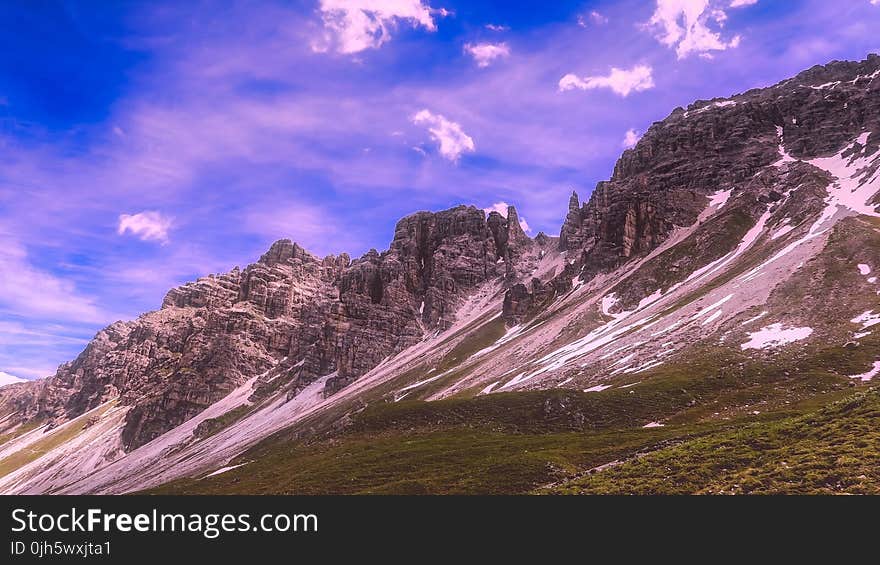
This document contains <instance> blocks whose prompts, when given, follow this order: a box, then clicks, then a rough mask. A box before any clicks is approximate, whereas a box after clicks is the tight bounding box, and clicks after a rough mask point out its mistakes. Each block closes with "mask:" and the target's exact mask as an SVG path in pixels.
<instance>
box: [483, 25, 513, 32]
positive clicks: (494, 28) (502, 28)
mask: <svg viewBox="0 0 880 565" xmlns="http://www.w3.org/2000/svg"><path fill="white" fill-rule="evenodd" d="M486 29H488V30H489V31H507V30H509V29H510V27H508V26H504V25H496V24H486Z"/></svg>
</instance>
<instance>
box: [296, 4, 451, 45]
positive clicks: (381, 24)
mask: <svg viewBox="0 0 880 565" xmlns="http://www.w3.org/2000/svg"><path fill="white" fill-rule="evenodd" d="M320 10H321V17H322V19H323V21H324V27H325V28H326V29H327V31H328V36H326V37H325V43H324V44H316V45H313V46H312V49H313V50H315V51H319V52H322V51H327V50H328V49H329V47H328V44H329V43H333V40H334V39H335V45H336V50H337V51H339V52H340V53H358V52H360V51H364V50H366V49H376V48H378V47H380V46H381V45H382V44H383V43H385V42H387V41H388V40H389V39H391V31H392V30H394V29H395V28H396V26H397V25H398V23H399V22H401V21H403V22H407V23H409V24H410V25H412V26H413V27H415V28H418V27H423V28H425V29H427V30H428V31H435V30H436V29H437V24H436V23H435V22H434V17H433V16H434V14H437V15H439V16H441V17H443V16H446V15H449V12H448V11H446V10H444V9H442V8H441V9H439V10H435V9H433V8H431V7H430V6H429V5H427V4H424V3H423V2H422V0H321V7H320Z"/></svg>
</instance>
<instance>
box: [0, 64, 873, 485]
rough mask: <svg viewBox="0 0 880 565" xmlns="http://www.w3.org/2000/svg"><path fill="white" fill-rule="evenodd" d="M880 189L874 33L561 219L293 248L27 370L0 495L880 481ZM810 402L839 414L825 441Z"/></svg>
mask: <svg viewBox="0 0 880 565" xmlns="http://www.w3.org/2000/svg"><path fill="white" fill-rule="evenodd" d="M878 191H880V57H877V56H875V55H872V56H869V57H868V58H867V59H866V60H864V61H860V62H832V63H830V64H828V65H825V66H817V67H814V68H811V69H809V70H807V71H804V72H802V73H800V74H799V75H797V76H796V77H794V78H792V79H789V80H786V81H783V82H781V83H779V84H777V85H774V86H771V87H769V88H764V89H756V90H750V91H748V92H745V93H741V94H737V95H735V96H732V97H730V98H724V99H721V98H719V99H714V100H708V101H697V102H695V103H694V104H691V105H690V106H689V107H688V108H676V109H675V110H674V111H673V112H672V113H671V114H670V115H669V116H668V117H667V118H666V119H664V120H663V121H661V122H657V123H655V124H653V125H652V126H651V127H650V128H649V130H648V131H647V132H646V133H645V135H644V136H643V137H642V139H641V140H640V141H639V143H638V144H637V145H636V146H635V147H634V148H632V149H629V150H626V151H625V152H624V153H623V155H622V156H621V157H620V159H619V160H618V162H617V164H616V165H615V167H614V171H613V174H612V176H611V178H610V179H609V180H607V181H604V182H600V183H598V185H597V186H596V188H595V190H594V191H593V192H592V193H591V195H590V197H589V199H588V200H587V201H586V202H584V203H581V201H580V198H579V197H578V195H577V194H572V195H571V198H570V200H569V203H568V212H567V215H566V218H565V222H564V224H563V226H562V228H561V230H560V235H559V237H558V238H557V237H550V236H547V235H545V234H539V235H538V236H536V237H535V238H534V239H532V238H529V237H527V236H526V234H525V233H523V231H522V229H521V228H520V225H519V221H518V217H517V212H516V209H515V208H513V207H510V208H509V209H508V213H507V216H506V217H505V216H503V215H501V214H498V213H497V212H492V213H490V214H489V215H488V217H487V216H486V215H485V213H484V212H483V211H481V210H478V209H476V208H474V207H466V206H459V207H456V208H453V209H450V210H446V211H442V212H437V213H431V212H418V213H416V214H413V215H411V216H407V217H406V218H403V219H402V220H400V222H398V224H397V227H396V229H395V233H394V236H393V239H392V241H391V244H390V246H389V248H388V250H386V251H383V252H381V253H380V252H378V251H376V250H371V251H370V252H369V253H367V254H365V255H364V256H363V257H360V258H358V259H354V260H352V259H350V258H349V257H348V256H347V255H341V256H339V257H335V256H332V255H331V256H328V257H324V258H319V257H316V256H314V255H312V254H310V253H309V252H308V251H306V250H304V249H303V248H301V247H300V246H299V245H297V244H296V243H293V242H291V241H289V240H281V241H278V242H276V243H275V244H273V245H272V247H271V248H270V249H269V250H268V251H267V252H266V253H265V254H264V255H263V256H262V257H261V258H260V259H259V261H257V262H256V263H254V264H252V265H249V266H247V267H246V268H244V269H238V268H236V269H234V270H232V271H231V272H229V273H224V274H220V275H212V276H209V277H205V278H202V279H199V280H198V281H196V282H193V283H189V284H186V285H183V286H181V287H179V288H176V289H173V290H171V291H169V293H168V294H167V296H166V297H165V300H164V302H163V305H162V308H161V309H160V310H158V311H155V312H150V313H147V314H144V315H143V316H141V317H139V318H138V319H137V320H134V321H130V322H117V323H115V324H112V325H111V326H109V327H107V328H105V329H104V330H102V331H101V332H99V333H98V335H97V336H96V337H95V339H94V340H93V341H92V342H91V343H90V344H89V345H88V346H87V347H86V349H85V350H84V351H83V353H82V354H80V356H79V357H77V359H75V360H73V361H72V362H70V363H67V364H65V365H62V366H61V367H60V368H59V369H58V372H57V373H56V374H55V375H54V376H52V377H50V378H48V379H44V380H41V381H38V382H32V383H25V384H20V385H17V386H14V387H5V388H3V389H0V434H2V435H0V437H2V439H0V442H2V443H0V490H2V491H3V492H22V493H35V492H59V493H80V492H89V493H121V492H130V491H135V490H141V489H158V490H159V491H162V492H309V493H315V492H527V491H532V490H537V491H538V492H546V491H553V492H611V491H615V492H627V491H632V492H661V491H667V490H671V491H675V490H676V489H675V488H674V487H675V486H676V485H678V486H680V488H679V489H678V490H679V491H684V492H752V491H762V489H763V491H773V492H775V491H780V492H786V491H796V490H797V489H798V488H800V487H797V485H795V484H794V483H795V482H796V481H793V480H790V479H787V482H786V481H782V480H779V478H778V477H779V475H780V473H782V474H786V473H791V472H792V471H791V470H787V468H786V467H785V466H786V465H791V466H792V468H795V467H796V466H797V465H798V464H802V465H803V467H802V470H804V472H807V471H809V472H811V473H814V474H815V475H816V477H819V478H816V477H812V475H811V477H812V478H811V481H812V483H810V484H811V485H812V486H811V487H810V489H811V490H810V491H811V492H812V491H822V492H825V491H858V492H865V491H868V492H876V491H877V490H878V486H877V485H880V481H878V480H875V479H880V477H878V476H876V474H877V471H876V469H877V466H876V465H875V466H874V467H873V470H871V469H870V468H866V466H865V465H864V464H863V463H862V462H860V460H859V454H860V453H861V455H862V456H863V457H868V458H870V457H872V456H875V455H876V454H874V455H871V453H869V451H870V448H869V447H862V448H859V447H858V446H859V445H860V442H862V443H864V442H866V441H867V443H868V444H870V441H869V440H868V439H867V438H869V437H871V434H873V433H874V432H873V431H872V430H873V428H872V427H871V426H870V425H866V423H870V422H871V414H876V412H872V408H871V407H872V406H874V405H875V404H876V402H877V400H876V392H875V391H874V390H873V389H869V387H870V385H871V382H872V379H873V378H874V376H875V375H877V374H878V373H880V340H878V337H877V336H876V335H874V333H873V326H874V325H876V324H878V323H880V299H878V295H880V286H878V278H877V276H876V273H875V271H876V270H877V269H880V217H878V216H880V214H878V213H877V212H876V210H875V206H876V205H877V204H878V203H880V201H878V199H877V192H878ZM561 204H562V205H563V206H564V203H561ZM563 209H564V208H563ZM862 388H865V389H866V391H861V389H862ZM847 403H850V404H852V405H853V406H857V407H858V409H857V410H853V411H849V410H847V408H846V407H847V406H849V405H850V404H847ZM874 417H876V416H874ZM809 422H819V423H821V424H822V425H823V426H826V427H827V433H828V434H836V435H834V441H829V440H828V437H827V434H826V436H822V437H819V436H817V437H815V438H813V439H812V440H810V441H807V440H804V442H802V443H799V444H797V445H801V446H805V447H804V449H813V450H814V452H812V453H808V455H807V456H805V455H804V453H803V452H802V451H801V452H797V453H795V452H793V451H792V450H793V448H792V447H791V446H792V445H795V443H794V442H793V441H792V442H789V441H788V440H789V439H791V438H794V437H795V436H798V434H801V435H803V434H804V433H806V432H807V431H808V430H807V429H806V428H807V427H808V426H807V424H806V423H809ZM847 422H848V424H845V423H847ZM817 425H818V424H817ZM875 427H876V426H875ZM856 431H858V432H859V433H861V434H862V437H861V438H859V437H851V436H853V434H855V433H856ZM798 437H800V436H798ZM738 442H739V443H738ZM755 442H764V443H765V444H766V445H768V446H773V449H774V451H773V454H774V455H775V458H774V457H773V456H770V455H766V456H763V455H761V454H760V453H757V454H756V453H753V452H749V453H743V454H742V457H727V458H725V456H724V455H723V452H724V451H725V449H727V448H728V447H729V446H731V445H734V447H738V448H742V449H746V448H747V447H748V446H754V445H755ZM708 446H713V447H711V448H710V447H708ZM768 449H770V447H768ZM786 449H788V450H789V451H791V452H790V453H787V454H786V452H785V450H786ZM860 449H861V451H860ZM835 450H839V452H838V451H835ZM713 457H717V458H718V460H717V461H716V462H713V460H712V458H713ZM830 457H833V458H834V461H835V463H834V464H833V465H825V466H816V465H812V466H811V464H812V463H815V460H816V459H817V458H818V459H823V458H825V459H827V458H830ZM676 461H681V462H682V465H685V464H687V465H689V467H688V468H674V467H675V465H673V464H672V463H671V462H676ZM722 461H723V466H724V469H726V471H725V473H718V474H717V476H716V477H714V478H712V477H710V476H709V475H711V474H712V473H710V472H707V471H706V469H712V468H715V467H717V468H718V469H720V468H721V467H718V466H717V465H720V464H721V462H722ZM685 462H687V463H685ZM811 462H812V463H811ZM716 463H717V465H716ZM748 469H752V470H753V472H752V475H754V476H761V477H767V479H766V480H764V479H761V480H760V481H758V482H757V483H755V484H758V485H759V486H760V487H761V488H754V489H749V488H745V487H743V485H744V484H747V481H745V478H748V477H750V476H751V475H749V471H748ZM823 473H824V474H823ZM683 477H687V480H684V478H683ZM860 477H861V478H860ZM701 481H702V482H701ZM713 481H714V482H713ZM725 481H727V482H725ZM774 481H775V482H774ZM822 481H825V482H822ZM753 483H754V481H753ZM753 483H749V484H753ZM804 484H805V483H804ZM734 485H737V486H734ZM786 485H788V486H786ZM817 485H818V486H817ZM855 485H858V486H855ZM820 487H821V488H820Z"/></svg>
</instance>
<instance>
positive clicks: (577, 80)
mask: <svg viewBox="0 0 880 565" xmlns="http://www.w3.org/2000/svg"><path fill="white" fill-rule="evenodd" d="M652 73H653V69H651V67H650V66H648V65H636V66H635V67H633V68H631V69H629V70H625V69H618V68H616V67H612V68H611V72H610V73H609V74H608V75H606V76H594V77H583V78H581V77H579V76H577V75H573V74H567V75H565V76H564V77H562V78H561V79H559V90H560V91H563V92H564V91H566V90H572V89H574V88H579V89H580V90H590V89H594V88H610V89H611V90H612V91H613V92H614V93H615V94H619V95H620V96H624V97H626V96H629V95H630V93H632V92H641V91H643V90H648V89H650V88H654V78H653V76H652Z"/></svg>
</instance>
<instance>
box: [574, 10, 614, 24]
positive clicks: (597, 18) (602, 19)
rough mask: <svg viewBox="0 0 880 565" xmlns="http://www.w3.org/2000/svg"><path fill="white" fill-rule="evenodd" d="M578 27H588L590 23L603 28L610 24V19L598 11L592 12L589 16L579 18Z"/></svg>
mask: <svg viewBox="0 0 880 565" xmlns="http://www.w3.org/2000/svg"><path fill="white" fill-rule="evenodd" d="M577 21H578V25H579V26H581V27H587V24H588V23H592V24H593V25H597V26H602V25H605V24H607V23H608V17H607V16H605V15H603V14H600V13H599V12H597V11H596V10H593V11H591V12H590V13H589V14H586V15H583V14H582V15H580V16H578V20H577Z"/></svg>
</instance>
